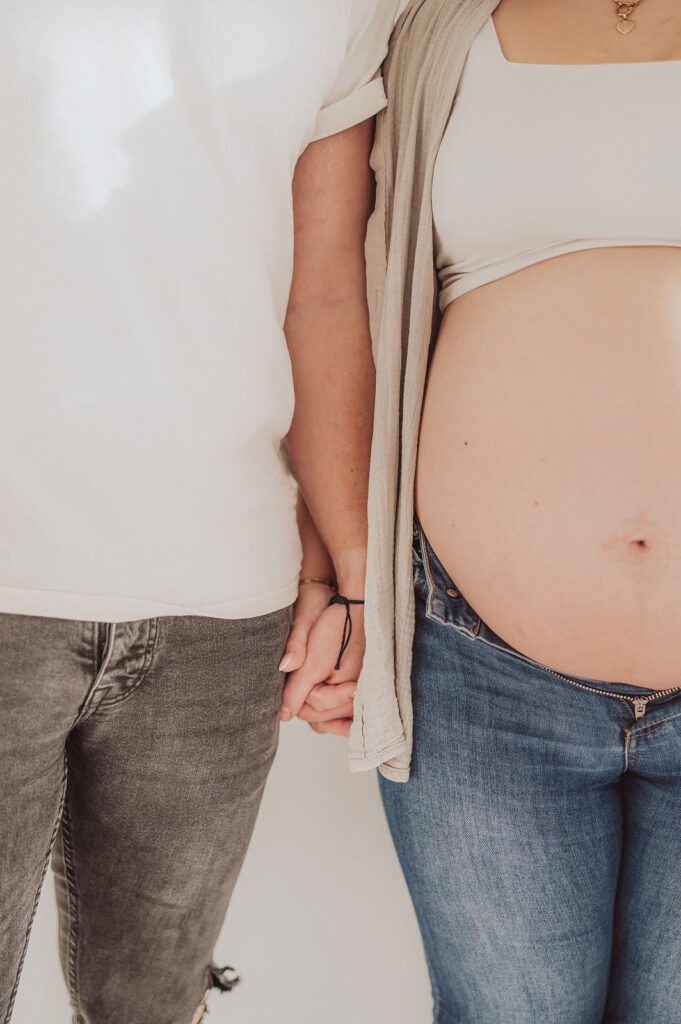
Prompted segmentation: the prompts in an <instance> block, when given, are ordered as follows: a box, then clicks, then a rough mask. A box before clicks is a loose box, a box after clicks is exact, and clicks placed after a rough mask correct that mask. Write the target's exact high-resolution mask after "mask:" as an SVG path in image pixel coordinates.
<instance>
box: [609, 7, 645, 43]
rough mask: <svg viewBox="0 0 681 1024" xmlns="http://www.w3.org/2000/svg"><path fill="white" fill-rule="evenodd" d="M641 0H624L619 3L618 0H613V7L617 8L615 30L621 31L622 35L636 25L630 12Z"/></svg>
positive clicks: (626, 34) (626, 33)
mask: <svg viewBox="0 0 681 1024" xmlns="http://www.w3.org/2000/svg"><path fill="white" fill-rule="evenodd" d="M640 2H641V0H626V2H625V3H620V0H615V7H616V8H617V17H618V18H619V21H618V22H617V26H616V27H617V31H618V32H621V33H622V35H623V36H628V35H629V33H630V32H631V30H632V29H633V28H635V27H636V22H635V21H632V20H631V12H632V11H633V10H635V8H636V7H638V5H639V4H640Z"/></svg>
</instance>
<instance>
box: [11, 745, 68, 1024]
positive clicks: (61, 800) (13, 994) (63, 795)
mask: <svg viewBox="0 0 681 1024" xmlns="http://www.w3.org/2000/svg"><path fill="white" fill-rule="evenodd" d="M66 778H67V766H66V754H65V755H64V765H63V768H62V781H61V796H60V798H59V808H58V810H57V817H56V819H55V823H54V828H53V829H52V835H51V836H50V841H49V843H48V846H47V852H46V854H45V863H44V865H43V870H42V872H41V875H40V880H39V882H38V888H37V889H36V894H35V899H34V901H33V909H32V911H31V916H30V918H29V920H28V927H27V929H26V938H25V940H24V946H23V949H22V951H21V956H20V957H19V963H18V965H17V973H16V977H15V979H14V984H13V986H12V991H11V993H10V997H9V1005H8V1007H7V1014H6V1016H5V1019H4V1024H9V1020H10V1018H11V1016H12V1010H13V1009H14V1003H15V1000H16V997H17V992H18V990H19V978H20V977H21V971H22V968H23V966H24V961H25V959H26V951H27V949H28V940H29V938H30V936H31V929H32V927H33V922H34V920H35V915H36V912H37V910H38V901H39V900H40V893H41V891H42V888H43V883H44V881H45V875H46V874H47V869H48V866H49V863H50V855H51V853H52V847H53V846H54V842H55V839H56V838H57V832H58V831H59V824H60V822H61V819H62V814H63V811H64V801H65V798H66Z"/></svg>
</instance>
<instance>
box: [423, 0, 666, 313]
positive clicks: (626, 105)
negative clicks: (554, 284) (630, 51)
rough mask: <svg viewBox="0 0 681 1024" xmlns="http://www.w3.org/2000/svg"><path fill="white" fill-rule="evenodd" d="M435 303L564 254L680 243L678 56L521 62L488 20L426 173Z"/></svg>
mask: <svg viewBox="0 0 681 1024" xmlns="http://www.w3.org/2000/svg"><path fill="white" fill-rule="evenodd" d="M433 217H434V226H435V240H436V241H435V245H436V264H437V269H438V273H439V276H440V284H441V292H440V308H441V309H442V310H444V309H445V307H446V306H447V305H449V303H450V302H451V301H452V300H453V299H456V298H458V297H459V296H460V295H463V294H464V293H465V292H468V291H471V290H472V289H473V288H478V287H479V286H480V285H483V284H488V283H489V282H490V281H495V280H497V279H498V278H500V277H505V276H506V275H508V274H512V273H514V272H515V271H516V270H520V269H522V268H523V267H527V266H530V265H531V264H533V263H540V262H541V261H542V260H546V259H550V258H551V257H552V256H559V255H561V254H563V253H568V252H576V251H578V250H580V249H596V248H601V247H603V246H630V245H665V246H681V60H673V61H658V62H653V61H651V62H646V63H641V62H638V63H617V64H520V63H516V62H512V61H509V60H507V59H506V57H505V56H504V54H503V52H502V49H501V46H500V44H499V38H498V36H497V32H496V28H495V25H494V22H493V21H492V19H491V18H490V19H489V20H488V21H486V22H485V25H484V27H483V29H482V31H481V32H480V33H479V35H478V36H477V38H476V39H475V41H474V43H473V46H472V47H471V50H470V52H469V55H468V58H467V61H466V66H465V68H464V72H463V76H462V79H461V84H460V87H459V91H458V94H457V98H456V101H455V104H454V108H453V111H452V115H451V118H450V120H449V124H448V126H447V129H446V132H445V135H444V138H443V141H442V145H441V147H440V151H439V153H438V157H437V161H436V165H435V176H434V181H433Z"/></svg>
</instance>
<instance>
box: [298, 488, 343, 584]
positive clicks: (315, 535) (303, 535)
mask: <svg viewBox="0 0 681 1024" xmlns="http://www.w3.org/2000/svg"><path fill="white" fill-rule="evenodd" d="M296 514H297V518H298V530H299V532H300V539H301V542H302V545H303V564H302V568H301V570H300V575H301V577H302V578H303V579H310V578H317V579H333V578H334V576H335V568H334V564H333V561H332V560H331V556H330V555H329V552H328V551H327V550H326V547H325V546H324V541H323V540H322V538H321V537H320V535H319V531H318V530H317V528H316V526H315V524H314V522H313V519H312V516H311V515H310V511H309V509H308V507H307V505H306V504H305V499H304V498H303V495H302V493H301V492H300V491H298V505H297V509H296Z"/></svg>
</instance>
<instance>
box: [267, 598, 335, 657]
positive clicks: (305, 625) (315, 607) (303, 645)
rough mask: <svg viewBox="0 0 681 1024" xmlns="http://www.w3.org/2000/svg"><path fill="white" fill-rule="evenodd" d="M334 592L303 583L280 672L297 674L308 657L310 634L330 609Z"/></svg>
mask: <svg viewBox="0 0 681 1024" xmlns="http://www.w3.org/2000/svg"><path fill="white" fill-rule="evenodd" d="M331 594H332V591H331V590H330V588H329V587H327V586H325V585H324V584H323V583H303V584H301V585H300V586H299V587H298V600H297V601H296V605H295V609H294V611H293V625H292V627H291V632H290V633H289V638H288V641H287V643H286V650H285V651H284V656H283V658H282V659H281V662H280V663H279V671H280V672H288V673H292V672H295V671H296V670H297V669H299V668H301V667H302V665H303V662H304V661H305V657H306V655H307V645H308V641H309V637H310V633H311V631H312V629H313V627H314V625H315V623H316V622H317V620H318V618H319V617H320V615H321V614H322V613H323V612H324V610H325V609H326V608H327V607H328V604H329V598H330V597H331Z"/></svg>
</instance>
